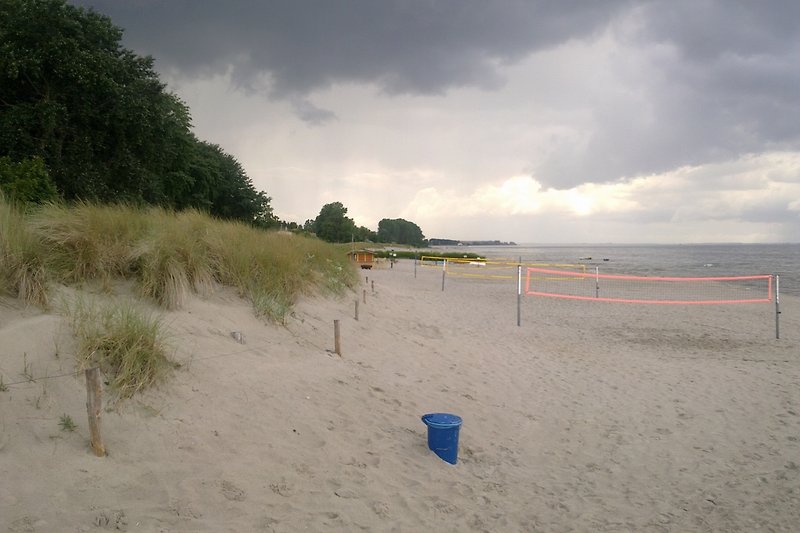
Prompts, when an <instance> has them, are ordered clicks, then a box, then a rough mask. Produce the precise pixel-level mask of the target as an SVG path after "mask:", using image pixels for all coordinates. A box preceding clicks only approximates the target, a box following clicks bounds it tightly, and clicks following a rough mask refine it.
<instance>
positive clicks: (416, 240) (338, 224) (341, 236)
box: [302, 202, 427, 246]
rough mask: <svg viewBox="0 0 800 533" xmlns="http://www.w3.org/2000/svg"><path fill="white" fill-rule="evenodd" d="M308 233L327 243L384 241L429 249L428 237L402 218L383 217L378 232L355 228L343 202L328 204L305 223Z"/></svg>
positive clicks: (417, 227) (360, 227) (304, 227)
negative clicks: (427, 247)
mask: <svg viewBox="0 0 800 533" xmlns="http://www.w3.org/2000/svg"><path fill="white" fill-rule="evenodd" d="M302 229H303V230H305V231H307V232H309V233H315V234H316V235H317V237H319V238H320V239H323V240H325V241H328V242H350V241H358V242H366V241H369V242H382V243H396V244H407V245H410V246H426V245H427V241H426V239H425V235H423V233H422V230H421V229H420V227H419V226H417V225H416V224H414V223H413V222H409V221H408V220H404V219H402V218H394V219H389V218H384V219H383V220H381V221H380V222H379V223H378V231H377V232H376V231H372V230H370V229H368V228H365V227H364V226H359V227H356V224H355V222H354V221H353V219H352V218H350V217H348V216H347V208H346V207H345V206H344V205H343V204H342V203H341V202H333V203H330V204H325V205H324V206H322V209H320V212H319V215H317V217H316V218H315V219H314V220H306V222H305V224H304V225H303V227H302Z"/></svg>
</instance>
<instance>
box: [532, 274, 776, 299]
mask: <svg viewBox="0 0 800 533" xmlns="http://www.w3.org/2000/svg"><path fill="white" fill-rule="evenodd" d="M531 272H536V273H538V274H553V275H557V276H572V277H579V278H584V279H586V278H588V279H616V280H636V281H664V282H683V281H686V282H699V281H753V280H762V279H765V280H767V297H766V298H753V299H736V300H643V299H639V298H607V297H595V296H579V295H572V294H559V293H551V292H540V291H532V290H530V285H531ZM772 279H773V276H772V275H771V274H761V275H754V276H716V277H674V276H670V277H665V276H630V275H620V274H593V273H591V272H569V271H564V270H550V269H544V268H533V267H528V268H527V271H526V275H525V295H526V296H546V297H550V298H563V299H567V300H587V301H593V302H617V303H632V304H650V305H722V304H743V303H769V302H771V301H772V294H773V292H772Z"/></svg>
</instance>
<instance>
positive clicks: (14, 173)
mask: <svg viewBox="0 0 800 533" xmlns="http://www.w3.org/2000/svg"><path fill="white" fill-rule="evenodd" d="M0 190H2V191H3V192H4V193H5V195H6V196H7V197H8V198H11V199H13V200H16V201H18V202H32V203H42V202H47V201H51V200H55V199H56V198H58V191H56V187H55V185H53V182H52V181H51V180H50V176H49V175H48V174H47V169H46V168H45V166H44V161H42V160H41V158H38V157H36V158H33V159H26V160H24V161H20V162H19V163H14V162H12V161H11V158H9V157H0Z"/></svg>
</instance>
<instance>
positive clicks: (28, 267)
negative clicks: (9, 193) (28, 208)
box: [0, 191, 48, 307]
mask: <svg viewBox="0 0 800 533" xmlns="http://www.w3.org/2000/svg"><path fill="white" fill-rule="evenodd" d="M46 254H47V249H46V248H45V246H44V245H43V243H42V242H41V240H40V239H39V238H38V237H37V236H36V235H35V234H34V233H33V231H31V229H30V228H29V226H28V224H27V223H26V219H25V215H24V213H23V212H22V211H20V210H19V209H18V208H17V207H15V206H14V205H12V204H11V203H9V202H8V201H6V200H5V198H4V196H3V193H2V191H0V294H8V295H10V296H14V297H18V298H20V299H22V300H25V301H28V302H32V303H35V304H38V305H41V306H43V307H44V306H46V305H47V302H48V299H47V275H46V268H45V257H46Z"/></svg>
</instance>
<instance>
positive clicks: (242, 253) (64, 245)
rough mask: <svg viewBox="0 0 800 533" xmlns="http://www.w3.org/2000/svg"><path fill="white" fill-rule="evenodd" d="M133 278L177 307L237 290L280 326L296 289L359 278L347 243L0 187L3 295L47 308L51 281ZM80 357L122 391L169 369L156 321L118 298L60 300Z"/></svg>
mask: <svg viewBox="0 0 800 533" xmlns="http://www.w3.org/2000/svg"><path fill="white" fill-rule="evenodd" d="M118 279H123V280H132V281H134V283H135V287H136V290H137V291H138V293H139V295H140V296H141V297H143V298H145V299H147V300H151V301H154V302H156V303H158V304H159V306H161V307H162V308H164V309H168V310H173V309H180V308H181V306H183V305H184V303H185V302H186V300H187V298H188V297H189V296H190V295H191V294H193V293H194V294H200V295H204V296H205V295H208V294H210V293H211V292H213V290H214V288H215V287H216V286H218V285H224V286H231V287H234V288H235V289H236V290H237V291H238V293H239V295H240V296H241V297H243V298H246V299H248V300H249V301H250V302H251V303H252V305H253V309H254V312H255V313H256V314H257V315H258V316H261V317H265V318H266V319H268V320H271V321H274V322H278V323H282V322H284V321H285V319H286V317H287V315H288V314H289V313H290V312H291V309H292V306H293V305H294V303H295V302H296V301H297V298H298V297H299V296H300V295H303V294H312V293H322V294H340V293H342V292H343V291H344V290H345V289H346V288H347V287H352V286H353V285H354V284H355V283H356V281H357V273H356V271H355V268H354V267H353V264H352V263H351V262H350V261H348V259H347V255H346V251H344V250H342V249H340V248H337V247H336V246H333V245H330V244H328V243H324V242H322V241H320V240H318V239H316V238H310V237H304V236H298V235H292V234H285V233H278V232H269V231H264V230H260V229H257V228H254V227H252V226H249V225H247V224H242V223H238V222H229V221H221V220H217V219H214V218H211V217H209V216H208V215H206V214H204V213H200V212H198V211H185V212H180V213H175V212H171V211H167V210H164V209H160V208H155V207H136V206H126V205H113V206H101V205H95V204H90V203H77V204H74V205H66V204H63V203H61V204H50V205H45V206H41V207H38V208H36V209H31V210H25V209H22V208H20V207H18V206H15V205H12V204H11V203H9V202H8V201H6V200H5V199H4V198H3V197H2V195H0V295H3V294H4V295H8V296H12V297H18V298H20V299H22V300H25V301H27V302H30V303H33V304H36V305H41V306H43V307H46V306H47V304H48V301H49V297H48V290H47V288H48V285H50V284H54V283H55V284H64V285H68V286H70V285H82V284H84V283H86V282H99V283H100V286H101V287H104V288H105V289H106V290H107V291H109V292H111V291H112V288H113V283H112V282H113V281H114V280H118ZM67 314H68V316H70V318H71V321H72V324H73V327H74V330H75V334H76V337H77V338H78V340H79V342H80V345H81V349H80V355H79V357H78V358H79V362H80V364H81V365H89V364H99V365H100V366H101V367H102V368H103V371H104V372H105V373H106V374H107V375H109V376H112V381H111V384H112V386H113V388H115V389H116V390H117V392H118V394H119V395H120V396H122V397H127V396H130V395H131V394H133V393H135V392H136V391H138V390H139V389H141V388H142V387H145V386H147V385H149V384H152V383H154V382H156V381H158V379H160V377H161V376H163V375H164V369H165V368H168V367H169V364H168V362H167V359H166V355H165V348H164V344H163V326H162V325H161V322H160V320H158V319H157V318H153V317H151V316H149V315H147V314H146V313H144V314H142V312H141V311H139V310H137V308H135V307H132V306H126V305H121V306H120V305H117V306H115V307H109V308H102V309H97V308H96V307H95V306H93V305H84V304H81V303H80V302H78V303H76V304H75V305H71V306H70V305H68V306H67Z"/></svg>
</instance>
